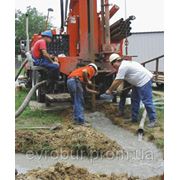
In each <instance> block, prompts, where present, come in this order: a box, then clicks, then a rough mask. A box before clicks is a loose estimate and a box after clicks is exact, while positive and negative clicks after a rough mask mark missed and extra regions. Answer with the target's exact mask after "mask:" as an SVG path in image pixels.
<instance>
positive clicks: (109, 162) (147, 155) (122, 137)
mask: <svg viewBox="0 0 180 180" xmlns="http://www.w3.org/2000/svg"><path fill="white" fill-rule="evenodd" d="M86 119H87V120H88V121H89V122H91V124H92V126H93V127H94V128H95V129H96V130H97V131H99V132H102V133H104V134H105V135H106V136H108V137H109V138H110V139H112V140H114V141H116V142H117V143H118V144H120V145H121V146H122V147H123V148H124V150H125V151H126V154H124V155H122V156H120V157H112V158H101V157H100V158H97V157H94V158H93V157H92V158H89V159H88V158H84V157H79V158H78V157H72V156H70V157H67V156H61V157H58V158H57V157H56V158H55V157H54V158H53V157H47V156H46V157H45V156H44V157H42V156H37V155H33V156H31V155H23V154H16V168H17V170H18V171H19V172H22V173H24V172H26V171H27V170H30V169H35V168H37V167H42V168H43V167H48V166H50V165H53V164H55V163H56V162H58V161H61V162H67V163H70V164H74V165H77V166H79V167H85V168H87V169H88V170H89V171H90V172H92V173H106V174H110V173H112V172H113V173H117V174H118V173H128V174H129V175H133V176H139V177H141V178H142V179H146V178H147V177H150V176H155V175H160V174H162V173H163V168H164V162H163V156H162V153H161V152H160V151H159V150H158V149H157V148H156V147H155V145H154V144H152V143H150V142H146V141H138V138H137V136H135V135H133V134H132V133H130V132H129V131H126V130H124V129H122V128H120V127H118V126H115V125H113V124H112V122H111V121H110V120H109V119H108V118H106V117H105V116H104V114H102V113H99V112H95V113H90V114H86Z"/></svg>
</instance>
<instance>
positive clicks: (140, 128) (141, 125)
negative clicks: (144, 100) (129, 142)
mask: <svg viewBox="0 0 180 180" xmlns="http://www.w3.org/2000/svg"><path fill="white" fill-rule="evenodd" d="M146 116H147V111H146V109H144V112H143V115H142V118H141V121H140V124H139V128H138V130H137V133H138V135H139V134H144V123H145V120H146Z"/></svg>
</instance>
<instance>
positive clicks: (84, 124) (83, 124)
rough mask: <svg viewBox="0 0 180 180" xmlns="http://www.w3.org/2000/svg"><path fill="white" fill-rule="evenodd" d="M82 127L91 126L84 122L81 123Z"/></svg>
mask: <svg viewBox="0 0 180 180" xmlns="http://www.w3.org/2000/svg"><path fill="white" fill-rule="evenodd" d="M80 125H81V126H84V127H91V124H89V123H87V122H84V123H80Z"/></svg>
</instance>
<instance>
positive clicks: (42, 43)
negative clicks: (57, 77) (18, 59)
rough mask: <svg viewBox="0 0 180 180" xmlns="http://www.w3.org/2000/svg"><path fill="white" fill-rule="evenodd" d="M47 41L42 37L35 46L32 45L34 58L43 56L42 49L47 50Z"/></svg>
mask: <svg viewBox="0 0 180 180" xmlns="http://www.w3.org/2000/svg"><path fill="white" fill-rule="evenodd" d="M46 49H47V47H46V41H45V40H44V39H40V40H38V41H36V42H35V44H34V46H33V47H32V50H31V52H32V55H33V57H34V58H37V59H39V58H41V56H42V55H41V50H46Z"/></svg>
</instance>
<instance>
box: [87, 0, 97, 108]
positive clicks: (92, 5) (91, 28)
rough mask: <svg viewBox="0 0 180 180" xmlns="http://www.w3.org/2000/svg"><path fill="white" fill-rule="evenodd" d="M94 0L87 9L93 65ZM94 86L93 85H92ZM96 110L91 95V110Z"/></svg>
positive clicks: (93, 98)
mask: <svg viewBox="0 0 180 180" xmlns="http://www.w3.org/2000/svg"><path fill="white" fill-rule="evenodd" d="M94 2H95V1H94V0H89V1H88V8H89V15H90V16H89V21H90V22H89V25H90V27H89V30H90V32H89V45H90V46H89V54H90V60H91V62H93V63H95V51H94V45H95V44H94ZM93 83H94V82H93ZM94 84H95V83H94ZM95 108H96V96H95V94H92V110H95Z"/></svg>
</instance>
